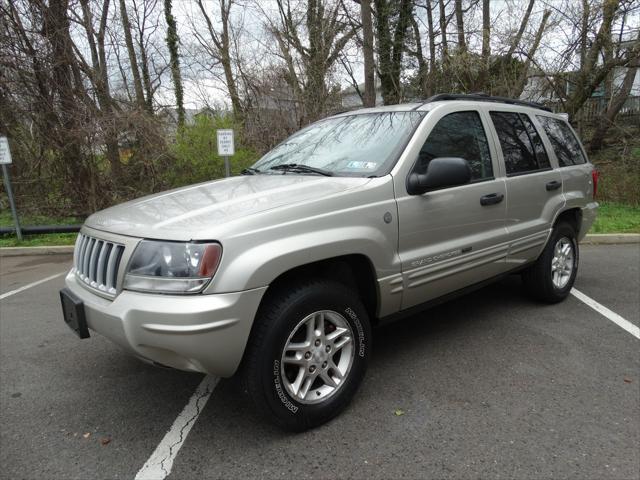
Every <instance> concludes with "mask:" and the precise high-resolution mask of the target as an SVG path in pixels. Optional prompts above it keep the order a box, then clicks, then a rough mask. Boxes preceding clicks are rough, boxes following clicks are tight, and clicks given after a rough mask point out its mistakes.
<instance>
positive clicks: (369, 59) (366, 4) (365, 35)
mask: <svg viewBox="0 0 640 480" xmlns="http://www.w3.org/2000/svg"><path fill="white" fill-rule="evenodd" d="M360 15H361V17H362V50H363V54H364V95H363V98H362V104H363V105H364V106H365V107H375V105H376V76H375V63H374V59H373V23H372V19H371V0H360Z"/></svg>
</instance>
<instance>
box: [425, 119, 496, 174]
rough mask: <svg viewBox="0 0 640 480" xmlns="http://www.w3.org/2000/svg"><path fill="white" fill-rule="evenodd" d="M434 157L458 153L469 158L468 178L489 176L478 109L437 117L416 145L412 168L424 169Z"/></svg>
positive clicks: (485, 140)
mask: <svg viewBox="0 0 640 480" xmlns="http://www.w3.org/2000/svg"><path fill="white" fill-rule="evenodd" d="M438 157H459V158H464V159H465V160H466V161H467V162H469V166H470V167H471V180H483V179H487V178H492V177H493V167H492V165H491V154H490V153H489V145H488V143H487V136H486V134H485V132H484V128H483V127H482V121H481V120H480V115H479V114H478V112H455V113H450V114H449V115H446V116H444V117H442V118H441V119H440V121H439V122H438V123H437V124H436V126H435V127H433V130H432V131H431V133H430V134H429V137H428V138H427V141H426V142H425V143H424V145H423V146H422V149H420V154H419V156H418V162H417V164H416V168H415V171H416V172H417V173H425V172H426V171H427V166H428V165H429V162H430V161H431V160H433V159H434V158H438Z"/></svg>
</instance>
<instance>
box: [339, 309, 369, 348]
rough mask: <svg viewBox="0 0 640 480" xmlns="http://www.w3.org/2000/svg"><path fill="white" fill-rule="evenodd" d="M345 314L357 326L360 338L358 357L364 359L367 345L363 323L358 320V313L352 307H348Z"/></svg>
mask: <svg viewBox="0 0 640 480" xmlns="http://www.w3.org/2000/svg"><path fill="white" fill-rule="evenodd" d="M344 313H345V314H346V315H347V316H348V317H349V318H350V319H351V321H352V322H353V323H354V324H355V326H356V334H357V336H358V356H359V357H362V358H364V356H365V355H366V344H365V338H364V328H363V327H362V323H361V322H360V319H359V318H358V315H357V314H356V312H354V311H353V309H352V308H351V307H347V308H346V309H345V310H344Z"/></svg>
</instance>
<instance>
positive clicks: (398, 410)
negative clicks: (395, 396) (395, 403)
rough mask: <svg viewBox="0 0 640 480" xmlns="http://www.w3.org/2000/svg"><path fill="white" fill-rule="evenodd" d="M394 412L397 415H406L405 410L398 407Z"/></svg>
mask: <svg viewBox="0 0 640 480" xmlns="http://www.w3.org/2000/svg"><path fill="white" fill-rule="evenodd" d="M393 414H394V415H395V416H396V417H401V416H402V415H404V410H401V409H399V408H398V409H397V410H396V411H395V412H393Z"/></svg>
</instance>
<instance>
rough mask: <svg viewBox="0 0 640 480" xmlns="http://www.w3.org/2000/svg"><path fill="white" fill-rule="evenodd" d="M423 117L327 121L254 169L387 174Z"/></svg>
mask: <svg viewBox="0 0 640 480" xmlns="http://www.w3.org/2000/svg"><path fill="white" fill-rule="evenodd" d="M424 115H425V114H424V112H384V113H369V114H361V115H349V116H344V117H332V118H328V119H326V120H322V121H320V122H317V123H314V124H312V125H309V126H308V127H307V128H305V129H303V130H300V131H299V132H297V133H294V134H293V135H292V136H291V137H289V138H287V139H286V140H285V141H284V142H282V143H281V144H280V145H278V146H277V147H275V148H274V149H273V150H271V151H270V152H269V153H267V154H266V155H265V156H264V157H262V158H261V159H260V160H258V161H257V162H256V163H255V164H254V165H253V167H254V168H257V169H259V170H261V171H262V172H269V173H274V171H272V170H271V171H270V170H269V169H270V168H272V167H275V166H277V165H282V164H287V163H295V164H299V165H307V166H311V167H316V168H322V169H324V170H329V171H331V172H333V173H334V174H335V175H341V176H359V177H370V176H377V175H384V174H386V173H387V171H388V170H389V169H390V168H391V166H393V164H394V163H395V162H396V160H397V159H398V156H399V155H400V153H401V152H402V150H403V149H404V147H405V146H406V144H407V142H408V141H409V138H410V137H411V135H412V134H413V132H414V130H415V128H416V127H417V126H418V124H419V123H420V121H421V120H422V118H423V117H424ZM274 174H275V173H274ZM278 174H281V173H278Z"/></svg>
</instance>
